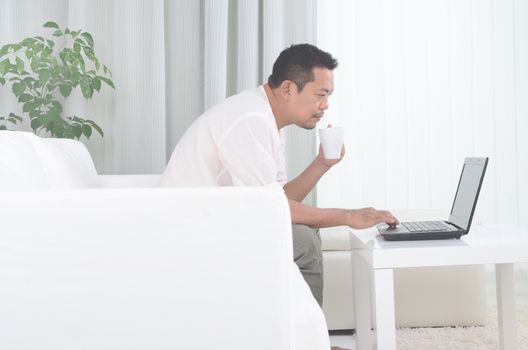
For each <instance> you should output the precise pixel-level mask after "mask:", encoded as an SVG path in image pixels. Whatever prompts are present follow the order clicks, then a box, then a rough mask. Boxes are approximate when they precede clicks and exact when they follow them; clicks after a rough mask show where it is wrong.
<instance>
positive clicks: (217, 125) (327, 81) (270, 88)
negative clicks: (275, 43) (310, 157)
mask: <svg viewBox="0 0 528 350" xmlns="http://www.w3.org/2000/svg"><path fill="white" fill-rule="evenodd" d="M336 67H337V61H336V60H335V59H334V58H333V57H332V56H331V55H330V54H328V53H326V52H323V51H321V50H319V49H318V48H317V47H315V46H312V45H309V44H299V45H293V46H291V47H289V48H287V49H285V50H284V51H282V52H281V54H280V55H279V57H278V58H277V60H276V61H275V63H274V65H273V72H272V74H271V75H270V77H269V79H268V83H267V84H264V85H263V86H260V87H258V88H257V89H253V90H245V91H242V92H241V93H239V94H238V95H235V96H231V97H230V98H228V99H226V100H225V101H224V102H222V103H220V104H218V105H216V106H214V107H213V108H211V109H210V110H208V111H206V112H205V113H204V114H203V115H201V116H200V117H199V118H198V119H197V120H196V121H195V122H194V123H193V125H191V127H190V128H189V129H188V130H187V132H186V133H185V134H184V135H183V137H182V139H181V140H180V142H179V143H178V145H177V146H176V148H175V150H174V152H173V154H172V157H171V159H170V161H169V164H168V166H167V169H166V170H165V173H164V174H163V178H162V184H163V185H166V186H263V185H267V184H270V183H273V182H278V183H280V184H281V185H283V188H284V192H285V194H286V196H287V198H288V201H289V205H290V211H291V218H292V224H293V227H292V229H293V246H294V260H295V263H296V264H297V265H298V266H299V269H300V271H301V273H302V275H303V277H304V279H305V281H306V283H307V284H308V286H309V287H310V290H311V291H312V294H313V295H314V297H315V299H316V300H317V302H318V303H319V305H322V301H323V264H322V252H321V240H320V237H319V232H318V228H321V227H329V226H338V225H348V226H351V227H354V228H367V227H370V226H373V225H375V224H377V223H381V222H385V223H388V224H389V225H395V224H397V223H398V220H397V219H396V218H395V217H394V216H393V215H392V214H391V213H389V212H387V211H378V210H375V209H373V208H363V209H357V210H353V209H320V208H315V207H312V206H309V205H305V204H302V200H303V199H304V198H305V197H306V195H307V194H308V193H309V192H310V191H311V190H312V189H313V187H314V186H315V185H316V184H317V182H318V181H319V179H320V178H321V176H323V175H324V174H325V173H326V172H327V171H328V170H330V168H331V167H332V166H334V165H335V164H337V163H338V162H339V161H340V160H341V159H337V160H328V159H325V158H324V154H323V152H322V149H321V148H319V154H318V155H317V157H316V158H315V160H314V161H313V162H312V163H311V164H310V165H309V166H308V168H306V170H305V171H304V172H303V173H302V174H300V175H299V176H298V177H296V178H295V179H293V180H291V181H289V182H288V181H287V178H286V171H285V160H284V156H283V136H282V129H283V128H284V127H285V126H288V125H292V124H293V125H296V126H299V127H301V128H304V129H313V128H315V126H316V124H317V123H318V122H319V121H320V120H321V118H323V116H324V112H325V110H326V109H328V98H329V97H330V95H331V94H332V92H333V90H334V79H333V70H334V68H336ZM343 156H344V148H343V149H342V152H341V158H342V157H343ZM248 229H251V228H248Z"/></svg>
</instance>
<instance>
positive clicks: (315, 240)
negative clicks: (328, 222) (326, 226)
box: [292, 225, 322, 260]
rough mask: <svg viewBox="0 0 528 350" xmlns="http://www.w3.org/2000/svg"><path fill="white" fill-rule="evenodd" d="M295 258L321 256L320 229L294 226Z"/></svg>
mask: <svg viewBox="0 0 528 350" xmlns="http://www.w3.org/2000/svg"><path fill="white" fill-rule="evenodd" d="M292 234H293V258H294V260H299V259H302V258H303V257H309V256H314V257H317V256H321V254H322V252H321V237H320V235H319V230H318V229H313V228H311V227H309V226H306V225H292Z"/></svg>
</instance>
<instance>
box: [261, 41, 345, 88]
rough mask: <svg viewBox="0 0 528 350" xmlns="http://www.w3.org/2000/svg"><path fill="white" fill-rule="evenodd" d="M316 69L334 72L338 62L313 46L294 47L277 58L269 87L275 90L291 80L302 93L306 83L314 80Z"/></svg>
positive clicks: (299, 45)
mask: <svg viewBox="0 0 528 350" xmlns="http://www.w3.org/2000/svg"><path fill="white" fill-rule="evenodd" d="M316 67H318V68H327V69H330V70H333V69H334V68H336V67H337V60H336V59H335V58H333V57H332V55H330V54H329V53H328V52H324V51H323V50H320V49H319V48H317V47H315V46H313V45H310V44H297V45H292V46H290V47H288V48H286V49H284V50H283V51H282V52H281V53H280V55H279V57H277V60H276V61H275V63H274V64H273V71H272V73H271V75H270V76H269V78H268V85H269V86H270V87H271V88H272V89H274V88H277V87H279V86H280V84H282V82H283V81H285V80H291V81H293V82H294V83H295V85H297V89H298V90H299V92H301V91H302V89H303V88H304V85H306V83H309V82H311V81H313V80H314V75H313V69H314V68H316Z"/></svg>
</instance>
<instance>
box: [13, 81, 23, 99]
mask: <svg viewBox="0 0 528 350" xmlns="http://www.w3.org/2000/svg"><path fill="white" fill-rule="evenodd" d="M12 90H13V93H14V94H15V96H17V97H18V96H20V95H22V93H23V92H24V90H26V84H24V83H14V84H13V88H12Z"/></svg>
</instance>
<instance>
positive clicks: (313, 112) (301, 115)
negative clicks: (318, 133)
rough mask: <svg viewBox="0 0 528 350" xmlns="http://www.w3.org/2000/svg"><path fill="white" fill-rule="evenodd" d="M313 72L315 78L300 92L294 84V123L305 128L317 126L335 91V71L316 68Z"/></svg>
mask: <svg viewBox="0 0 528 350" xmlns="http://www.w3.org/2000/svg"><path fill="white" fill-rule="evenodd" d="M313 74H314V80H313V81H311V82H309V83H307V84H306V85H304V88H303V89H302V91H301V92H300V93H299V92H298V90H297V86H296V85H295V84H293V89H292V90H293V91H292V97H291V100H290V107H291V108H290V111H291V113H292V119H293V120H292V122H293V123H292V124H295V125H297V126H299V127H301V128H304V129H313V128H315V126H316V124H317V122H319V121H320V120H321V118H322V117H323V115H324V111H325V110H327V109H328V98H329V97H330V95H331V94H332V92H333V91H334V73H333V72H332V71H331V70H330V69H326V68H314V69H313Z"/></svg>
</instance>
